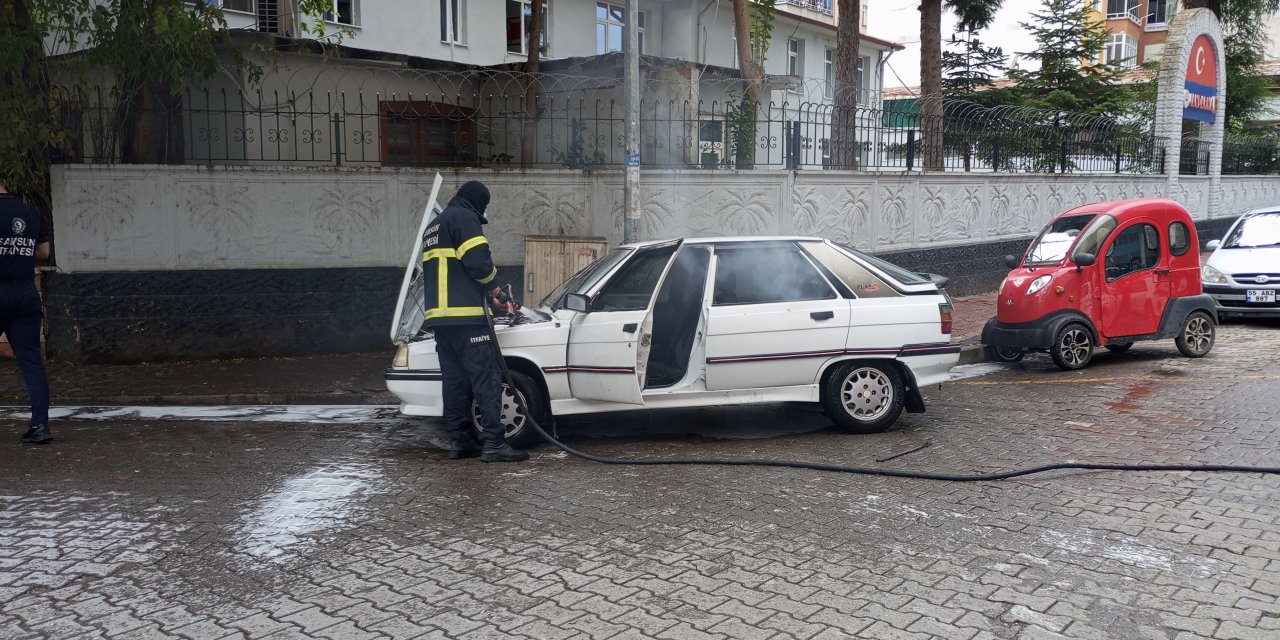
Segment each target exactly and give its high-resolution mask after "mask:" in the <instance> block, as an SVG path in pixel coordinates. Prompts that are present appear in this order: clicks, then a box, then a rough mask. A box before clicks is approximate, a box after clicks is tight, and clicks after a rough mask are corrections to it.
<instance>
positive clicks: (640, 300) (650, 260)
mask: <svg viewBox="0 0 1280 640" xmlns="http://www.w3.org/2000/svg"><path fill="white" fill-rule="evenodd" d="M675 252H676V245H675V244H670V245H667V246H665V247H658V248H655V249H644V250H641V251H639V252H637V253H636V256H635V257H634V258H632V259H630V260H628V261H627V263H626V264H624V265H622V268H620V269H618V272H617V273H615V274H613V277H611V278H609V282H607V283H605V285H604V288H603V289H601V290H600V293H599V294H597V295H596V297H595V302H594V304H593V308H594V310H596V311H635V310H637V309H648V308H649V301H650V300H651V299H652V298H653V291H654V289H657V288H658V280H659V279H661V278H662V272H663V271H665V270H666V268H667V263H668V262H670V261H671V255H672V254H674V253H675Z"/></svg>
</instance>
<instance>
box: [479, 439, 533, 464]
mask: <svg viewBox="0 0 1280 640" xmlns="http://www.w3.org/2000/svg"><path fill="white" fill-rule="evenodd" d="M480 459H481V460H483V461H485V462H520V461H521V460H528V459H529V454H527V453H525V452H523V451H521V450H519V449H516V448H514V447H512V446H511V445H509V444H507V443H505V442H504V443H502V444H499V445H496V446H495V445H491V444H486V445H485V446H484V453H481V454H480Z"/></svg>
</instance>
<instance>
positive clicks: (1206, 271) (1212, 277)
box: [1200, 264, 1227, 284]
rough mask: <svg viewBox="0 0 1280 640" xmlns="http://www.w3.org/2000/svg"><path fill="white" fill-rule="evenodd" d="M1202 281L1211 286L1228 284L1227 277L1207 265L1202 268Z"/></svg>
mask: <svg viewBox="0 0 1280 640" xmlns="http://www.w3.org/2000/svg"><path fill="white" fill-rule="evenodd" d="M1200 281H1201V282H1206V283H1209V284H1226V283H1227V276H1225V275H1222V272H1221V271H1218V270H1217V269H1214V268H1213V267H1211V266H1209V265H1207V264H1206V265H1205V266H1203V267H1201V268H1200Z"/></svg>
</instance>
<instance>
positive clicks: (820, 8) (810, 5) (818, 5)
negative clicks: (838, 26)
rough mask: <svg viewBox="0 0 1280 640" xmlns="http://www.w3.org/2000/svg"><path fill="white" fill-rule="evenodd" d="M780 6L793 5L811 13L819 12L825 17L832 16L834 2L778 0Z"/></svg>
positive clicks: (827, 0)
mask: <svg viewBox="0 0 1280 640" xmlns="http://www.w3.org/2000/svg"><path fill="white" fill-rule="evenodd" d="M778 4H786V5H791V6H793V7H801V8H804V9H808V10H810V11H817V12H818V13H821V14H823V15H828V16H829V15H831V14H832V9H831V7H832V5H833V4H835V1H834V0H778Z"/></svg>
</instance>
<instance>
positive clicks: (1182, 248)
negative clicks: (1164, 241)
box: [1169, 222, 1191, 256]
mask: <svg viewBox="0 0 1280 640" xmlns="http://www.w3.org/2000/svg"><path fill="white" fill-rule="evenodd" d="M1190 248H1191V231H1190V230H1188V229H1187V225H1185V224H1183V223H1181V222H1171V223H1169V253H1172V254H1173V255H1175V256H1180V255H1182V254H1184V253H1186V252H1187V249H1190Z"/></svg>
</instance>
